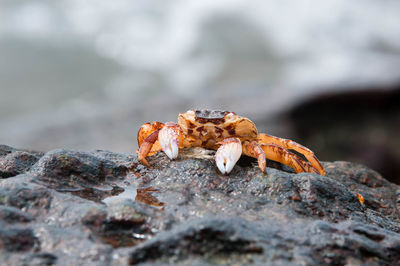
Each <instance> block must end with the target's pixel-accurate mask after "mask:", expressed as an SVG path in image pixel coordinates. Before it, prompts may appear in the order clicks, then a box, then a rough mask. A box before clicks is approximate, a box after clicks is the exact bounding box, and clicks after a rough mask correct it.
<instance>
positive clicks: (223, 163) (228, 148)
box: [215, 138, 242, 174]
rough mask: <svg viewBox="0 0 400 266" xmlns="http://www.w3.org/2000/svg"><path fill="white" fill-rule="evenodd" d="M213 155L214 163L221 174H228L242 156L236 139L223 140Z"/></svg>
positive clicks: (238, 140) (240, 145)
mask: <svg viewBox="0 0 400 266" xmlns="http://www.w3.org/2000/svg"><path fill="white" fill-rule="evenodd" d="M217 144H221V146H220V147H219V148H218V150H217V152H216V154H215V162H216V164H217V167H218V169H219V171H220V172H221V173H222V174H229V173H230V172H231V171H232V169H233V167H234V166H235V164H236V162H237V161H238V160H239V158H240V156H241V155H242V144H241V142H240V139H238V138H228V139H224V140H223V141H221V142H218V143H217Z"/></svg>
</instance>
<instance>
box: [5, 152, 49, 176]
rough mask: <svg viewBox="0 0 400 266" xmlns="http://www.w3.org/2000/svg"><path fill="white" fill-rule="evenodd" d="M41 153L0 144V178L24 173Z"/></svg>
mask: <svg viewBox="0 0 400 266" xmlns="http://www.w3.org/2000/svg"><path fill="white" fill-rule="evenodd" d="M42 155H43V153H40V152H34V151H28V150H17V149H14V148H11V147H9V146H6V145H0V178H8V177H11V176H16V175H19V174H22V173H25V172H26V171H27V170H29V169H30V168H31V167H32V165H34V164H35V163H36V162H37V161H38V160H39V158H40V157H41V156H42Z"/></svg>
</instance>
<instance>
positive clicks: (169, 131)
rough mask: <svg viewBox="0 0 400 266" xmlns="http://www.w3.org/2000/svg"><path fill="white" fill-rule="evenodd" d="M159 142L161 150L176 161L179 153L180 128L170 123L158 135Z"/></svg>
mask: <svg viewBox="0 0 400 266" xmlns="http://www.w3.org/2000/svg"><path fill="white" fill-rule="evenodd" d="M158 142H159V143H160V145H161V149H162V150H163V151H164V152H165V154H166V155H167V156H168V157H169V158H170V159H171V160H173V159H176V158H177V157H178V152H179V126H178V124H176V123H173V122H169V123H166V124H165V127H163V128H162V129H161V130H160V132H159V133H158Z"/></svg>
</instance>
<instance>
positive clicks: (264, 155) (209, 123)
mask: <svg viewBox="0 0 400 266" xmlns="http://www.w3.org/2000/svg"><path fill="white" fill-rule="evenodd" d="M138 145H139V150H138V157H139V160H140V162H141V163H142V164H144V165H146V166H149V163H148V162H147V160H146V157H147V156H151V155H152V154H154V153H155V152H158V151H160V150H163V151H164V152H165V153H166V154H167V156H168V157H169V158H171V159H175V158H176V157H177V156H178V152H179V149H182V148H192V147H202V148H206V149H213V150H217V153H216V163H217V167H218V168H219V170H220V171H221V172H222V173H224V174H225V173H229V172H230V171H231V170H232V168H233V166H234V165H235V163H236V161H237V160H238V159H239V158H240V155H241V154H242V153H243V154H245V155H247V156H250V157H254V158H257V160H258V165H259V168H260V169H261V171H263V172H264V171H265V168H266V159H270V160H274V161H278V162H280V163H283V164H285V165H288V166H290V167H292V168H293V169H294V170H295V171H296V173H301V172H310V173H317V174H321V175H325V170H324V168H323V167H322V165H321V163H320V162H319V161H318V159H317V158H316V156H315V155H314V153H313V152H312V151H311V150H309V149H308V148H306V147H304V146H302V145H300V144H298V143H296V142H294V141H291V140H287V139H282V138H278V137H274V136H271V135H267V134H264V133H258V132H257V128H256V126H255V125H254V123H253V122H252V121H251V120H250V119H248V118H246V117H241V116H239V115H237V114H236V113H234V112H229V111H217V110H189V111H187V112H185V113H181V114H179V116H178V123H175V122H167V123H165V124H164V123H161V122H153V123H145V124H144V125H143V126H142V127H141V128H140V129H139V132H138ZM289 149H290V150H295V151H296V152H299V153H301V154H303V155H304V156H305V157H306V159H307V160H304V159H302V158H301V157H299V156H297V155H296V154H294V153H292V152H290V151H289Z"/></svg>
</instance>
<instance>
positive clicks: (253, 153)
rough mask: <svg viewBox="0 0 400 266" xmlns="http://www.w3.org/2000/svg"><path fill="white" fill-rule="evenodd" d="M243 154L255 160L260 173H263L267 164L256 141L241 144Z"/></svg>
mask: <svg viewBox="0 0 400 266" xmlns="http://www.w3.org/2000/svg"><path fill="white" fill-rule="evenodd" d="M243 154H245V155H247V156H250V157H253V158H257V161H258V167H259V168H260V170H261V171H262V172H265V168H266V164H267V163H266V160H265V152H264V151H263V149H262V148H261V147H260V145H259V144H258V143H257V142H256V141H251V142H248V141H246V142H245V143H244V144H243Z"/></svg>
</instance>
